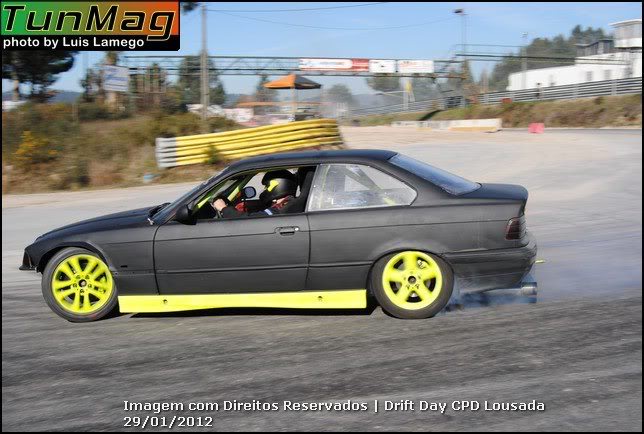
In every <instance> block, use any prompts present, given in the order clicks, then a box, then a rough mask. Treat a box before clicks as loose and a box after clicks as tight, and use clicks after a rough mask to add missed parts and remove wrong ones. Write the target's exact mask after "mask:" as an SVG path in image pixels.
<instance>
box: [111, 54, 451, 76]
mask: <svg viewBox="0 0 644 434" xmlns="http://www.w3.org/2000/svg"><path fill="white" fill-rule="evenodd" d="M186 58H189V59H190V60H191V62H189V64H188V66H189V72H181V71H180V69H181V65H182V63H184V59H186ZM208 59H209V63H210V66H209V68H208V69H209V72H212V73H215V74H217V75H261V74H266V75H283V74H288V73H292V72H297V73H299V74H302V75H307V76H336V77H337V76H341V77H374V76H393V77H426V78H457V79H460V78H461V75H460V73H459V72H458V69H457V68H454V67H453V65H454V64H459V63H461V61H460V60H435V61H434V69H435V72H434V73H431V74H429V73H418V74H405V73H374V72H369V71H345V70H329V71H319V70H300V60H301V59H305V58H304V57H266V56H208ZM325 59H334V58H332V57H325ZM343 59H346V58H343ZM123 60H124V62H125V65H124V66H127V67H128V68H129V69H130V73H131V74H141V73H144V72H145V70H146V69H147V68H149V67H150V66H151V65H153V64H156V65H158V66H159V67H160V68H161V69H163V70H164V71H167V73H168V75H193V74H194V75H199V74H200V59H199V57H198V56H155V55H145V56H143V55H126V56H123ZM399 60H408V59H399ZM450 67H451V68H450Z"/></svg>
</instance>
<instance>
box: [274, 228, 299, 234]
mask: <svg viewBox="0 0 644 434" xmlns="http://www.w3.org/2000/svg"><path fill="white" fill-rule="evenodd" d="M299 230H300V228H299V227H298V226H283V227H279V228H275V232H277V233H278V234H280V235H293V234H294V233H295V232H297V231H299Z"/></svg>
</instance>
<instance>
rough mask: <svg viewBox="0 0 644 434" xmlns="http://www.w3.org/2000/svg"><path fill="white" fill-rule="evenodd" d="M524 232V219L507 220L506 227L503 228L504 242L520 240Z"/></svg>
mask: <svg viewBox="0 0 644 434" xmlns="http://www.w3.org/2000/svg"><path fill="white" fill-rule="evenodd" d="M523 230H524V219H523V218H521V217H515V218H511V219H510V220H508V225H507V226H506V227H505V239H506V240H520V239H521V236H522V235H523Z"/></svg>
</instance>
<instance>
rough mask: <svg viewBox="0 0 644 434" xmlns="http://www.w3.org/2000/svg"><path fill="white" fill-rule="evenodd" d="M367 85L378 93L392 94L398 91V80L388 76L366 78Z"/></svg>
mask: <svg viewBox="0 0 644 434" xmlns="http://www.w3.org/2000/svg"><path fill="white" fill-rule="evenodd" d="M367 84H368V85H369V87H370V88H372V89H373V90H377V91H379V92H393V91H397V90H400V78H398V77H391V76H388V75H377V76H375V77H369V78H367Z"/></svg>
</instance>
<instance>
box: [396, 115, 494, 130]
mask: <svg viewBox="0 0 644 434" xmlns="http://www.w3.org/2000/svg"><path fill="white" fill-rule="evenodd" d="M391 126H393V127H417V128H428V129H434V130H439V131H484V132H493V131H499V130H501V128H502V126H501V118H495V119H463V120H451V121H398V122H392V124H391Z"/></svg>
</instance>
